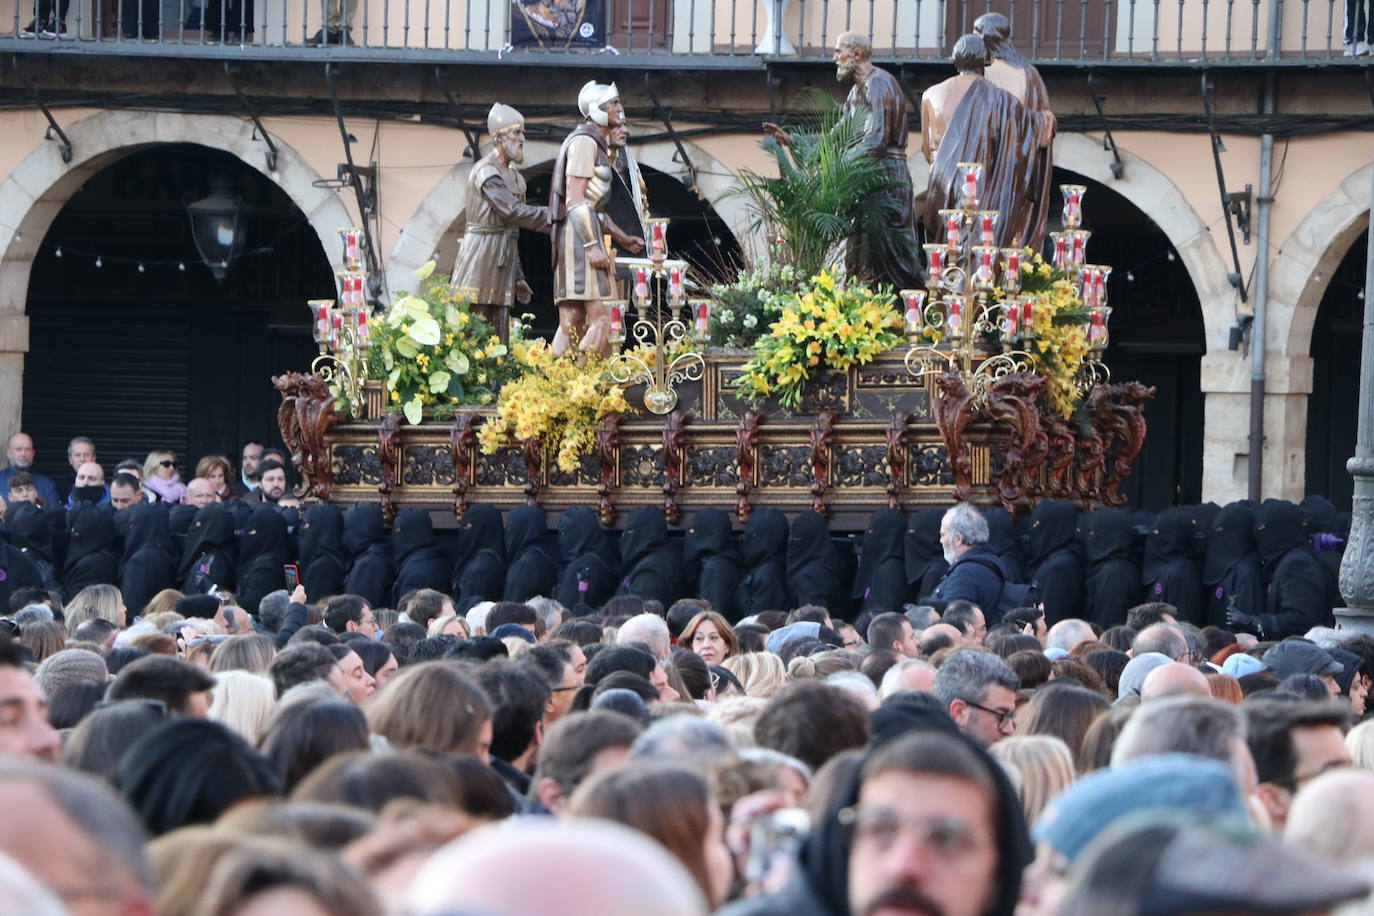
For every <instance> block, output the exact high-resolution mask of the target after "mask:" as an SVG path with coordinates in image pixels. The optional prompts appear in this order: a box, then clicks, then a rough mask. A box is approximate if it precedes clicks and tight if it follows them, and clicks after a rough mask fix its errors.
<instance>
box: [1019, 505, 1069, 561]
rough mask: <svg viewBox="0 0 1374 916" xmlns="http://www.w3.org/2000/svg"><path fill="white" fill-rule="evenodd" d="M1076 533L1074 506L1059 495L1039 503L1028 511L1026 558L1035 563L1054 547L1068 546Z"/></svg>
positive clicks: (1046, 556) (1047, 555)
mask: <svg viewBox="0 0 1374 916" xmlns="http://www.w3.org/2000/svg"><path fill="white" fill-rule="evenodd" d="M1077 535H1078V507H1077V506H1075V505H1074V504H1073V503H1071V502H1068V501H1066V500H1062V499H1051V500H1046V501H1045V502H1042V503H1040V504H1039V505H1037V506H1036V507H1035V510H1034V511H1033V512H1031V519H1030V531H1029V532H1027V534H1026V562H1027V563H1028V564H1029V565H1030V566H1031V567H1038V566H1039V565H1040V564H1041V563H1043V562H1045V560H1046V559H1047V558H1048V557H1049V555H1050V554H1052V553H1054V552H1055V551H1056V550H1060V549H1062V548H1065V547H1072V546H1073V544H1074V539H1075V538H1076V537H1077Z"/></svg>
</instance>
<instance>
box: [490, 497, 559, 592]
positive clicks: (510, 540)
mask: <svg viewBox="0 0 1374 916" xmlns="http://www.w3.org/2000/svg"><path fill="white" fill-rule="evenodd" d="M560 559H561V558H560V557H559V556H558V538H557V536H556V535H553V534H551V533H550V532H549V524H548V519H547V518H545V516H544V510H543V509H541V508H539V507H538V506H530V505H523V506H516V507H515V508H514V509H512V510H510V514H509V515H507V516H506V561H507V563H508V566H507V568H506V581H505V585H504V586H503V588H502V590H501V600H502V601H528V600H529V599H531V598H535V597H545V598H550V597H553V594H554V592H555V591H556V590H557V589H558V570H559V567H560V566H561V563H560Z"/></svg>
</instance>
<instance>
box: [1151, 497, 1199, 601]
mask: <svg viewBox="0 0 1374 916" xmlns="http://www.w3.org/2000/svg"><path fill="white" fill-rule="evenodd" d="M1194 530H1195V529H1194V527H1193V519H1192V518H1190V517H1189V515H1188V512H1187V511H1186V510H1184V509H1165V510H1164V511H1163V512H1161V513H1159V515H1157V516H1155V520H1154V524H1153V525H1151V526H1150V530H1149V532H1148V533H1147V534H1146V535H1145V558H1144V560H1143V561H1142V562H1141V564H1140V575H1141V582H1142V583H1143V584H1145V585H1153V584H1154V583H1156V582H1158V581H1160V580H1161V579H1163V578H1164V575H1165V571H1166V570H1168V568H1169V567H1170V566H1172V565H1173V564H1175V563H1188V562H1193V561H1194V560H1195V557H1196V552H1195V547H1194Z"/></svg>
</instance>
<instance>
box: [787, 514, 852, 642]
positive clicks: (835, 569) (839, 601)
mask: <svg viewBox="0 0 1374 916" xmlns="http://www.w3.org/2000/svg"><path fill="white" fill-rule="evenodd" d="M845 578H846V577H845V575H844V564H843V563H842V562H841V561H840V555H839V552H838V551H837V550H836V549H835V545H834V543H833V542H832V541H831V540H830V523H829V522H827V521H826V520H825V519H824V518H822V517H821V515H820V514H819V513H817V512H813V511H810V510H808V511H806V512H802V513H799V514H798V515H797V517H796V518H794V519H792V536H791V537H790V538H789V539H788V541H787V588H788V590H789V591H790V592H791V595H792V601H791V604H790V607H792V608H799V607H805V606H806V605H808V604H816V605H820V606H821V607H823V608H825V609H826V610H828V611H830V612H831V614H832V615H833V616H836V617H844V616H847V615H846V613H845V611H846V609H847V607H848V605H849V602H848V600H846V598H847V596H846V595H845V594H844V593H845V591H847V589H846V588H845V585H846V584H847V583H846V582H845V581H844V580H845Z"/></svg>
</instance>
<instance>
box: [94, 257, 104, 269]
mask: <svg viewBox="0 0 1374 916" xmlns="http://www.w3.org/2000/svg"><path fill="white" fill-rule="evenodd" d="M95 266H96V267H104V266H105V262H104V261H102V260H101V259H100V255H96V256H95Z"/></svg>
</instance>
